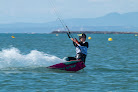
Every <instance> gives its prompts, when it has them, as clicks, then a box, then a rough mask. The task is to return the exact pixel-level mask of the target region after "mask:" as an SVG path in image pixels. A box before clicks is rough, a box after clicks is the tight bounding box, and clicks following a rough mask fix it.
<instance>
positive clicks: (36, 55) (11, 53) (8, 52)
mask: <svg viewBox="0 0 138 92" xmlns="http://www.w3.org/2000/svg"><path fill="white" fill-rule="evenodd" d="M61 62H65V61H64V60H63V59H60V58H58V57H56V56H53V55H49V54H46V53H44V52H40V51H37V50H32V51H30V53H29V54H26V55H24V54H21V52H20V50H19V49H17V48H14V47H12V48H9V49H2V51H0V69H5V68H21V67H47V66H50V65H54V64H57V63H61Z"/></svg>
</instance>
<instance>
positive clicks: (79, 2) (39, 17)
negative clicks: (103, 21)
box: [0, 0, 138, 24]
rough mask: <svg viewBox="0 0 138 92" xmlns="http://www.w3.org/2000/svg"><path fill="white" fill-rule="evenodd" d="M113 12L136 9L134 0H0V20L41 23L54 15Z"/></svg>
mask: <svg viewBox="0 0 138 92" xmlns="http://www.w3.org/2000/svg"><path fill="white" fill-rule="evenodd" d="M55 11H56V13H55ZM113 12H117V13H121V14H123V13H128V12H138V0H0V24H5V23H16V22H29V23H45V22H49V21H55V20H57V17H58V16H59V17H61V18H63V19H70V18H95V17H100V16H104V15H106V14H109V13H113Z"/></svg>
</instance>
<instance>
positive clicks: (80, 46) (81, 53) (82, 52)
mask: <svg viewBox="0 0 138 92" xmlns="http://www.w3.org/2000/svg"><path fill="white" fill-rule="evenodd" d="M71 40H72V41H73V44H74V46H75V47H76V56H75V57H68V59H69V61H70V60H78V59H81V60H82V61H83V62H84V63H85V59H86V56H87V49H88V47H89V44H88V42H85V41H86V34H84V33H83V34H81V36H79V40H80V41H79V42H78V41H77V39H76V38H75V39H73V38H71Z"/></svg>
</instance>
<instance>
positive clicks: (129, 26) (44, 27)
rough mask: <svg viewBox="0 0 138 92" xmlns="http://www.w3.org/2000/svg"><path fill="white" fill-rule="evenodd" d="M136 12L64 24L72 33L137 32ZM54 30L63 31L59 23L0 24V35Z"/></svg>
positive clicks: (68, 20)
mask: <svg viewBox="0 0 138 92" xmlns="http://www.w3.org/2000/svg"><path fill="white" fill-rule="evenodd" d="M137 17H138V12H129V13H124V14H119V13H110V14H107V15H105V16H102V17H98V18H73V19H65V20H64V23H66V25H67V26H68V27H69V28H70V30H72V31H123V32H124V31H126V32H128V31H129V32H138V18H137ZM55 30H62V31H63V30H64V29H63V26H62V25H61V23H60V21H52V22H48V23H12V24H0V33H5V32H10V33H23V32H36V33H50V32H52V31H55Z"/></svg>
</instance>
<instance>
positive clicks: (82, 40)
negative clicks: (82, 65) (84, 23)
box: [79, 33, 86, 42]
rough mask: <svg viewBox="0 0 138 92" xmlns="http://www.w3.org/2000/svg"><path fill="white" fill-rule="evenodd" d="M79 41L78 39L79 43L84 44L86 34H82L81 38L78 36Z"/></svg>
mask: <svg viewBox="0 0 138 92" xmlns="http://www.w3.org/2000/svg"><path fill="white" fill-rule="evenodd" d="M79 39H80V41H81V42H85V40H86V34H84V33H83V34H82V35H81V36H79Z"/></svg>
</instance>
